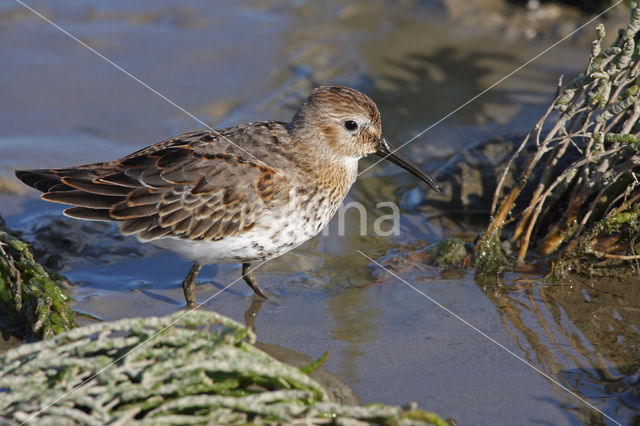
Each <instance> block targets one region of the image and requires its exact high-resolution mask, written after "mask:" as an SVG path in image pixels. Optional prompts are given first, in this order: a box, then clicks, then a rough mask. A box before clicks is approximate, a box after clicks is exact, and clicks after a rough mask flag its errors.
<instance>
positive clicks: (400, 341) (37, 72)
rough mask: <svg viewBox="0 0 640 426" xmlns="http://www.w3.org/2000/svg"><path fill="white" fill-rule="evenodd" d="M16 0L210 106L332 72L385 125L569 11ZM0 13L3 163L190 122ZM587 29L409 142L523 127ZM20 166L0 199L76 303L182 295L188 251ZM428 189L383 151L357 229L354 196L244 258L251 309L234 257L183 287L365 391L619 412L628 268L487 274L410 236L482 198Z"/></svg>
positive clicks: (628, 347)
mask: <svg viewBox="0 0 640 426" xmlns="http://www.w3.org/2000/svg"><path fill="white" fill-rule="evenodd" d="M30 4H31V5H32V6H33V7H34V8H36V9H37V10H39V11H41V12H42V13H44V14H46V15H47V16H48V17H50V18H51V19H52V20H54V21H55V22H56V23H57V24H58V25H60V26H62V27H63V28H65V29H67V30H68V31H70V32H72V33H73V34H74V35H76V36H77V37H79V38H80V39H82V40H84V41H86V42H87V43H89V44H91V45H92V46H93V47H95V48H96V49H98V50H100V51H101V52H102V53H103V54H105V55H106V56H107V57H109V58H111V59H112V60H113V61H114V62H115V63H117V64H119V65H120V66H122V67H123V68H125V69H127V70H128V71H129V72H131V73H132V74H134V75H135V76H137V77H138V78H140V79H141V80H143V81H145V82H146V83H148V84H149V85H150V86H152V87H153V88H155V89H157V90H158V91H159V92H161V93H162V94H163V95H165V96H167V97H168V98H170V99H171V100H173V101H174V102H175V103H176V104H178V105H180V106H181V107H183V108H185V109H186V110H188V111H189V112H191V113H192V114H194V115H195V116H197V117H198V118H200V119H201V120H203V121H205V122H206V123H208V124H210V125H212V126H214V127H219V126H226V125H233V124H237V123H240V122H245V121H252V120H261V119H279V120H288V118H289V117H290V116H291V115H292V113H293V111H294V109H295V107H296V106H297V104H298V103H299V102H300V100H301V99H302V97H304V96H305V95H306V94H308V92H309V91H310V90H311V89H312V88H313V87H315V86H317V85H319V84H327V83H335V82H339V83H344V84H348V85H352V86H354V87H357V88H359V89H361V90H363V91H365V92H367V93H368V94H370V95H371V97H372V98H373V99H374V100H375V101H376V102H377V104H378V106H379V108H380V110H381V111H382V114H383V123H384V128H385V133H386V136H387V137H388V138H389V139H390V140H391V141H394V142H395V143H396V145H399V144H400V143H401V142H404V141H406V140H408V139H410V138H411V137H412V136H413V135H415V134H417V133H418V132H420V131H422V130H424V129H426V128H428V127H429V126H430V125H432V124H433V123H435V122H437V121H438V120H439V119H441V118H442V117H444V116H446V115H447V114H448V113H449V112H451V111H453V110H454V109H456V108H457V107H458V106H460V105H462V104H463V103H464V102H466V101H467V100H468V99H469V98H471V97H472V96H474V95H476V94H477V93H479V92H481V91H482V90H483V89H484V88H486V87H489V86H490V85H492V84H493V83H494V82H496V81H498V80H499V79H500V78H501V77H502V76H504V75H506V74H507V73H509V72H511V71H512V70H513V69H515V68H516V67H518V66H519V65H520V64H522V63H524V62H525V61H527V60H528V59H530V58H531V57H533V56H534V55H536V54H537V53H538V52H540V51H542V50H543V49H544V48H546V47H547V46H548V45H550V44H551V43H552V42H554V41H555V40H556V39H557V38H559V37H560V36H561V35H563V34H564V33H566V32H567V31H566V30H563V31H564V33H563V32H562V31H560V34H558V33H553V32H552V33H550V35H549V36H548V37H544V36H543V37H541V38H539V39H536V40H533V41H528V40H526V39H525V38H524V37H519V36H514V37H507V36H505V34H507V33H506V32H505V30H504V27H505V26H504V25H502V24H500V25H497V24H496V25H492V24H490V23H487V22H490V21H491V20H490V19H489V18H488V17H490V12H483V13H485V15H480V17H476V18H473V17H471V15H469V16H466V17H463V18H460V17H457V18H456V17H452V16H450V14H447V13H446V11H444V10H441V9H440V8H438V7H436V6H435V3H429V2H415V3H413V2H410V1H408V2H399V3H392V2H377V3H375V4H372V3H371V2H364V1H363V2H339V1H332V2H329V3H328V4H329V7H327V6H326V5H323V7H320V6H319V3H317V2H304V1H302V2H298V1H296V2H293V1H292V2H284V3H282V2H275V1H268V0H263V1H245V2H231V1H229V2H217V3H216V4H215V5H213V4H210V3H209V2H194V3H190V5H189V7H187V6H175V5H174V4H173V3H172V2H168V1H153V2H152V1H139V2H136V3H135V5H130V4H129V3H128V2H124V1H112V2H109V3H108V4H103V3H101V2H84V3H83V4H82V5H81V6H79V5H78V4H77V3H76V2H71V1H61V2H57V3H56V4H55V5H52V4H51V3H48V2H34V3H30ZM568 16H569V18H571V19H573V18H575V19H576V22H578V21H580V20H582V21H586V19H587V18H586V17H575V16H573V15H571V14H569V15H568ZM483 17H484V18H487V19H483ZM569 18H567V19H569ZM505 25H506V24H505ZM609 25H613V27H610V29H609V32H610V33H613V32H614V31H613V28H614V27H615V24H613V23H611V24H609ZM0 32H2V37H3V40H4V41H5V42H4V43H2V44H1V45H0V52H1V53H2V57H3V58H9V60H5V61H4V62H5V64H4V65H3V67H2V68H0V84H1V87H2V99H3V103H2V105H1V106H0V108H1V110H2V113H1V114H0V129H2V131H1V133H0V178H1V177H2V176H4V177H7V176H10V173H11V170H13V169H15V168H20V167H29V168H39V167H53V166H58V167H59V166H65V165H72V164H80V163H86V162H92V161H100V160H107V159H113V158H116V157H118V156H120V155H124V154H127V153H129V152H132V151H134V150H136V149H139V148H141V147H143V146H146V145H148V144H150V143H153V142H156V141H159V140H162V139H164V138H167V137H171V136H174V135H176V134H178V133H180V132H182V131H187V130H193V129H198V128H202V127H203V126H202V124H200V123H198V122H197V121H195V120H194V119H193V118H191V117H189V116H188V115H185V114H184V113H183V112H181V111H180V110H178V109H176V108H175V107H174V106H172V105H170V104H168V103H167V102H166V101H164V100H163V99H161V98H160V97H158V95H157V94H154V93H151V92H150V91H149V90H148V89H145V88H144V87H142V86H140V85H139V84H138V83H136V82H135V81H133V80H132V79H130V78H129V77H127V76H125V75H123V74H122V73H121V72H119V71H118V70H116V69H114V68H113V67H112V66H110V65H109V64H107V63H106V62H104V61H103V60H101V59H100V58H98V57H97V56H95V55H94V54H92V53H91V52H89V51H88V50H87V49H85V48H83V47H82V46H80V45H78V44H77V43H76V42H74V41H73V40H71V39H69V38H68V37H66V36H65V35H64V34H62V33H60V32H59V31H57V30H56V29H54V28H52V27H51V26H50V25H49V24H46V23H44V22H43V21H41V20H40V19H39V18H38V17H36V16H34V15H33V14H32V13H31V12H28V11H26V10H25V9H24V8H22V7H21V6H20V5H18V4H12V3H10V2H9V3H5V4H3V5H1V6H0ZM590 38H591V37H590V35H589V34H586V35H578V36H577V38H572V39H571V40H570V41H568V42H567V43H565V44H563V45H561V46H560V47H558V48H556V49H554V50H552V51H550V52H549V53H548V54H546V55H545V56H543V57H542V58H540V59H539V60H538V61H536V62H534V63H532V64H531V65H529V66H528V67H526V68H524V69H523V70H522V71H521V72H519V73H517V74H515V75H514V76H512V77H511V78H509V79H507V80H505V81H504V82H503V83H501V84H500V85H499V86H497V87H495V88H494V89H492V90H491V91H489V92H488V93H486V95H483V96H482V97H481V98H479V99H478V100H477V101H475V102H472V103H471V104H469V105H468V106H466V107H464V108H462V109H461V110H460V111H458V112H457V113H456V114H453V115H451V116H450V117H448V118H447V119H446V120H444V121H442V122H441V123H439V124H438V125H437V126H435V127H433V128H432V129H430V130H429V131H428V132H426V133H425V134H424V135H423V136H421V137H420V138H418V139H417V140H415V141H414V142H412V143H411V144H409V145H408V146H407V147H406V149H405V152H407V153H409V154H410V155H411V156H412V157H414V158H415V159H416V160H417V161H419V162H421V163H424V167H425V169H427V170H431V171H435V170H437V169H438V168H439V167H440V166H441V165H442V160H441V159H442V158H445V157H446V156H447V155H449V154H452V153H454V152H456V151H459V150H460V149H462V148H464V147H467V146H469V145H470V144H473V143H477V142H479V141H482V140H484V139H486V138H490V137H495V136H499V135H505V134H514V133H518V132H522V131H526V130H528V129H529V128H530V127H531V126H532V124H533V123H534V122H535V121H536V119H537V118H538V117H539V116H540V114H541V112H542V111H543V110H544V109H545V108H546V105H547V103H548V102H549V101H550V99H551V96H552V94H553V91H554V88H555V82H556V80H557V78H558V75H559V74H560V73H568V74H571V73H575V72H576V70H578V69H579V68H580V67H581V66H582V64H583V63H584V61H585V56H586V52H588V41H589V40H590ZM367 164H371V162H370V161H369V162H367V161H364V162H363V168H364V166H365V165H367ZM441 178H443V179H445V178H446V176H445V177H441ZM18 188H21V189H20V191H21V192H20V193H19V194H10V195H4V196H1V198H0V214H2V215H3V216H4V217H5V218H6V219H7V222H8V223H9V225H10V226H11V227H13V228H14V229H17V230H22V231H24V232H25V234H26V235H27V236H28V237H35V236H39V237H41V238H44V241H45V243H46V244H44V247H43V249H46V250H48V251H49V252H54V253H56V255H55V256H53V257H50V258H49V259H48V262H49V264H51V265H52V266H57V267H60V268H61V270H62V272H63V273H64V274H65V275H66V276H67V277H68V278H69V279H70V280H72V281H73V282H74V284H75V287H74V294H73V295H74V298H75V300H76V302H75V303H74V308H75V309H77V310H78V311H81V312H86V313H88V314H91V315H93V316H96V317H98V318H100V319H104V320H113V319H116V318H122V317H134V316H140V315H163V314H167V313H170V312H174V311H175V310H177V309H180V308H181V307H182V305H183V303H184V302H183V295H182V290H181V288H180V282H181V281H182V279H183V278H184V275H185V274H186V272H187V271H188V269H189V265H188V264H187V263H186V262H183V261H182V260H180V259H178V258H176V257H175V256H174V255H172V254H171V253H167V252H164V251H162V250H160V249H157V248H155V247H152V246H148V245H140V244H138V243H137V242H136V241H135V240H133V239H131V238H123V237H120V236H119V235H118V234H117V232H116V229H115V227H113V226H101V225H88V224H87V223H85V222H79V221H73V220H68V219H64V218H62V216H61V214H60V212H61V211H62V207H60V206H57V205H53V204H50V203H45V202H43V201H40V200H38V199H37V197H36V195H35V191H30V190H28V189H25V188H22V187H18ZM430 196H431V193H429V192H428V191H427V190H425V188H423V187H421V186H419V185H418V184H417V182H416V181H415V179H413V178H412V177H410V176H407V175H404V174H402V173H401V172H400V171H399V170H398V169H397V168H395V166H393V165H387V164H384V165H383V164H380V165H378V166H376V167H374V168H372V169H371V171H369V172H367V173H365V174H363V176H361V177H360V179H359V181H358V183H357V184H356V185H355V186H354V188H353V190H352V191H351V193H350V195H349V197H348V198H347V200H346V201H347V202H349V201H359V202H361V203H363V204H364V205H365V206H367V212H366V218H367V222H368V224H367V229H368V232H367V234H368V235H364V236H361V235H360V233H359V223H360V222H359V221H358V215H357V214H356V213H355V212H354V211H351V212H350V213H348V214H347V216H346V223H347V226H346V227H345V228H346V235H344V236H340V235H339V232H338V227H339V224H338V221H337V220H334V221H333V222H332V223H331V224H330V225H329V228H328V233H327V235H321V236H318V237H317V238H314V239H313V240H312V241H310V242H308V243H306V244H305V245H303V246H302V247H301V248H299V249H297V250H295V251H294V252H292V253H290V254H287V255H285V256H282V257H281V258H279V259H275V260H273V261H270V262H268V263H267V264H265V265H264V266H263V267H262V268H261V269H260V270H259V272H258V273H257V275H258V278H259V280H260V282H261V284H262V286H263V287H264V288H265V289H266V290H267V292H269V293H271V294H272V295H273V297H272V298H271V299H270V300H268V301H265V302H264V303H263V304H262V306H260V307H259V309H258V307H257V306H256V304H255V303H253V298H252V297H251V291H250V289H249V288H248V287H247V286H246V285H245V284H244V283H243V282H242V281H241V280H238V277H239V273H240V268H239V266H238V265H213V266H209V267H206V268H205V269H203V271H202V272H201V274H200V277H199V285H198V288H197V298H198V301H200V302H202V301H205V300H207V299H209V298H211V296H213V295H215V297H213V298H211V299H210V300H209V301H208V302H207V303H206V305H205V306H206V308H207V309H213V310H216V311H218V312H220V313H222V314H225V315H229V316H231V317H233V318H235V319H238V320H241V321H245V320H248V321H249V322H250V323H252V324H253V325H254V326H255V328H256V332H257V335H258V338H259V340H261V341H263V342H268V343H272V344H275V345H278V346H282V347H285V348H290V349H293V350H295V351H297V352H300V353H303V354H307V355H309V356H311V357H318V356H320V355H321V354H322V353H323V352H324V351H325V350H327V349H329V350H331V356H330V358H329V360H328V362H327V364H326V367H327V368H328V369H329V370H330V371H332V372H333V373H335V374H337V375H338V376H340V377H341V378H342V380H343V381H344V382H345V383H346V384H348V385H349V386H351V388H353V390H354V391H355V394H356V395H357V396H358V397H359V398H360V400H361V401H362V402H363V403H367V402H385V403H393V404H406V403H408V402H411V401H416V402H418V404H419V405H420V406H421V407H422V408H425V409H427V410H433V411H435V412H437V413H439V414H440V415H442V416H444V417H452V418H454V419H456V420H457V421H458V422H459V424H531V423H547V424H580V423H588V424H599V423H605V422H609V423H611V422H610V421H609V420H605V418H604V417H603V416H602V415H601V414H598V413H597V412H595V411H593V410H591V409H589V408H588V406H587V405H585V404H584V403H583V402H581V401H580V400H579V399H578V398H577V397H576V395H578V396H579V397H581V398H585V399H586V400H588V401H589V402H590V403H591V404H593V405H595V406H597V407H598V408H599V409H600V410H602V411H604V412H605V413H606V414H607V415H608V416H611V417H612V418H614V419H616V420H617V421H618V422H620V423H623V424H626V423H632V422H634V421H636V422H637V421H638V410H639V409H640V398H639V396H638V394H637V392H638V385H637V384H636V385H635V387H634V386H633V383H632V382H633V378H631V376H632V375H633V374H634V373H635V372H636V371H637V369H638V354H639V353H640V330H639V327H640V318H639V316H640V297H638V296H640V295H639V294H638V293H639V291H640V290H639V288H640V285H639V283H638V280H634V281H627V282H615V281H613V280H607V281H605V282H597V281H586V280H585V281H584V282H572V283H562V284H558V285H553V286H551V285H548V284H543V283H542V282H541V281H540V277H539V276H522V275H519V274H510V275H507V276H506V277H505V278H504V280H503V281H502V282H498V283H496V282H492V283H486V282H477V281H476V280H475V279H474V276H473V275H472V274H471V273H469V272H460V271H442V270H440V269H436V268H432V267H429V266H425V265H424V264H423V263H421V262H420V248H422V247H424V246H426V245H428V244H429V243H432V242H434V241H437V240H438V239H440V238H442V237H444V236H459V237H462V238H465V239H467V240H469V241H472V240H473V238H474V236H475V235H476V234H477V232H478V229H479V226H480V224H481V223H482V221H483V220H486V217H484V216H482V215H481V214H477V212H474V211H470V210H465V209H461V208H459V207H456V206H451V209H452V210H456V211H457V213H456V214H455V215H454V214H450V213H446V212H442V210H441V206H440V205H437V206H436V205H435V204H434V203H432V202H430ZM389 200H391V201H394V202H396V203H399V204H400V206H401V207H402V209H403V210H402V215H401V227H400V230H401V233H400V235H399V236H392V237H380V236H375V235H372V233H371V229H372V225H373V222H374V220H375V219H376V218H377V217H379V216H380V215H382V214H387V213H388V211H385V210H384V209H383V208H376V205H377V203H379V202H383V201H389ZM437 212H440V214H439V215H438V214H437ZM443 213H444V214H443ZM40 245H41V246H42V245H43V243H40ZM356 250H360V251H362V252H363V253H365V254H366V255H368V256H370V257H371V258H373V259H375V260H376V261H380V262H383V263H384V264H385V265H388V266H390V267H393V268H394V270H395V271H397V273H398V274H399V275H400V276H401V277H402V278H403V280H405V281H407V282H408V283H410V284H411V285H413V286H415V289H413V288H411V287H410V286H409V285H407V284H406V283H403V282H402V281H400V280H398V279H396V278H394V277H393V276H392V275H389V274H387V273H385V272H384V271H383V270H381V269H380V268H379V267H377V266H376V265H375V264H374V263H372V262H371V261H369V260H368V259H366V258H365V257H363V256H362V255H361V254H359V253H358V252H357V251H356ZM399 259H401V260H402V261H399ZM234 281H236V283H235V284H233V285H232V286H231V287H229V288H228V289H227V290H225V291H222V292H221V291H220V290H222V289H223V288H224V287H225V286H227V285H229V284H230V283H232V282H234ZM416 290H419V291H420V292H422V293H424V295H422V294H420V293H419V292H417V291H416ZM430 298H431V299H432V300H431V299H430ZM434 301H435V302H437V304H436V303H434ZM439 304H440V305H439ZM443 307H446V308H447V309H448V310H450V311H451V312H453V313H455V314H456V315H458V316H459V317H456V316H453V315H451V313H449V312H447V311H446V310H444V309H443ZM462 320H464V321H466V322H467V323H468V324H471V325H473V326H474V327H476V328H477V329H473V328H471V327H470V326H469V325H468V324H467V323H465V322H463V321H462ZM87 321H88V320H87ZM491 339H493V340H491ZM498 344H500V345H502V347H500V346H499V345H498ZM518 357H520V358H518ZM523 361H526V362H527V363H529V364H531V365H533V366H534V367H535V368H537V369H539V371H536V370H534V369H532V368H531V367H530V366H529V365H528V364H525V363H524V362H523ZM541 372H543V373H545V374H547V375H549V376H550V377H551V378H552V379H553V380H556V381H558V382H559V383H560V384H562V385H563V386H565V387H566V388H567V389H568V390H569V391H571V392H573V393H575V394H576V395H572V394H571V393H569V392H568V391H567V390H565V389H562V388H561V387H559V386H558V384H556V383H552V382H551V381H549V380H548V379H547V378H545V377H544V376H543V375H542V374H541ZM634 389H635V392H636V393H634Z"/></svg>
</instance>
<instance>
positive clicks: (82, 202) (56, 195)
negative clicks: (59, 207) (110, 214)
mask: <svg viewBox="0 0 640 426" xmlns="http://www.w3.org/2000/svg"><path fill="white" fill-rule="evenodd" d="M42 199H44V200H47V201H53V202H56V203H62V204H71V205H74V206H78V207H89V208H94V209H106V208H109V207H111V206H113V204H114V203H117V202H119V201H120V200H122V197H111V196H108V195H100V194H93V193H91V192H85V191H80V190H78V189H74V190H72V191H56V192H47V193H44V194H42Z"/></svg>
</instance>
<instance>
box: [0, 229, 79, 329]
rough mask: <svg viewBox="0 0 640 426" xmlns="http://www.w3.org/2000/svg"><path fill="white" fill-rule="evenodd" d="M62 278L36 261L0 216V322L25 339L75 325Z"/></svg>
mask: <svg viewBox="0 0 640 426" xmlns="http://www.w3.org/2000/svg"><path fill="white" fill-rule="evenodd" d="M66 285H67V284H66V282H65V280H64V279H63V278H62V277H60V276H59V275H57V274H54V273H51V272H49V271H47V270H46V269H45V268H44V267H43V266H42V265H40V264H39V263H38V262H36V261H35V260H34V258H33V255H32V254H31V252H30V250H29V246H28V245H27V243H25V242H24V241H22V240H20V239H19V238H18V237H16V236H15V235H13V234H12V233H11V232H10V231H9V230H8V229H7V228H6V227H5V226H4V222H3V221H2V218H0V309H1V312H2V314H1V315H0V321H1V323H2V326H3V327H4V328H5V329H7V330H8V331H9V332H11V333H12V334H15V335H17V336H18V337H21V338H25V339H27V340H33V339H48V338H51V337H52V336H54V335H56V334H59V333H62V332H64V331H66V330H69V329H71V328H74V327H77V325H76V322H75V317H74V313H73V311H72V310H71V309H70V308H69V302H70V301H71V299H70V298H69V296H67V295H66V294H65V292H64V287H65V286H66Z"/></svg>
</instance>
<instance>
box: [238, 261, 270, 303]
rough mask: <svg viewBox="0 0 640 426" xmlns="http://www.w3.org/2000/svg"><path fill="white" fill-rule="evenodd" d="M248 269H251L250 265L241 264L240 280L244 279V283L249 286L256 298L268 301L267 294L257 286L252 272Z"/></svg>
mask: <svg viewBox="0 0 640 426" xmlns="http://www.w3.org/2000/svg"><path fill="white" fill-rule="evenodd" d="M250 268H251V264H250V263H243V264H242V278H244V281H245V282H246V283H247V284H249V287H251V288H252V289H253V291H254V292H255V293H256V294H257V295H258V296H260V297H263V298H265V299H268V297H267V293H265V292H264V290H263V289H262V288H260V284H258V279H257V278H256V276H255V275H254V274H253V270H251V269H250Z"/></svg>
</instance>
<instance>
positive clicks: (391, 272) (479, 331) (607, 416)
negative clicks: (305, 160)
mask: <svg viewBox="0 0 640 426" xmlns="http://www.w3.org/2000/svg"><path fill="white" fill-rule="evenodd" d="M356 251H357V252H358V253H360V254H361V255H362V256H364V257H366V258H367V259H368V260H369V261H370V262H373V263H375V264H376V265H378V266H379V267H381V268H382V269H384V270H385V271H386V272H388V273H389V274H391V275H393V276H394V277H395V278H396V279H398V280H400V281H402V282H403V283H405V284H406V285H408V286H409V287H411V288H412V289H414V290H415V291H417V292H418V293H420V294H421V295H422V296H424V297H425V298H426V299H428V300H429V301H430V302H432V303H433V304H435V305H437V306H438V307H439V308H440V309H442V310H444V311H445V312H447V313H448V314H449V315H451V316H453V317H454V318H456V319H458V320H460V321H461V322H462V323H463V324H465V325H466V326H468V327H470V328H471V329H472V330H473V331H475V332H477V333H479V334H480V335H482V336H484V337H485V338H487V339H488V340H489V341H491V342H492V343H495V344H496V345H497V346H498V347H500V348H501V349H503V350H505V351H506V352H508V353H509V354H511V355H513V356H514V357H515V358H517V359H518V360H519V361H521V362H523V363H524V364H526V365H527V366H529V367H531V368H533V369H534V370H535V371H537V372H538V373H540V374H541V375H542V376H544V377H545V378H546V379H547V380H549V381H551V382H552V383H554V384H555V385H557V386H559V387H560V388H562V389H564V390H565V391H566V392H568V393H570V394H571V395H573V396H574V397H575V398H577V399H579V400H580V401H581V402H583V403H584V404H586V405H587V406H589V407H590V408H593V409H594V410H595V411H597V412H598V413H600V414H602V415H603V416H604V417H606V418H607V419H609V420H611V421H612V422H614V423H615V424H617V425H619V426H622V423H620V422H618V421H617V420H616V419H614V418H613V417H611V416H609V415H607V414H605V413H604V412H603V411H602V410H600V409H599V408H597V407H596V406H594V405H593V404H591V403H590V402H589V401H587V400H586V399H584V398H583V397H581V396H580V395H578V394H577V393H575V392H573V391H572V390H571V389H569V388H567V387H566V386H564V385H563V384H562V383H560V382H559V381H557V380H556V379H554V378H553V377H551V376H550V375H548V374H547V373H545V372H544V371H542V370H540V369H539V368H538V367H536V366H535V365H533V364H531V363H530V362H529V361H527V360H526V359H524V358H522V357H521V356H520V355H518V354H516V353H515V352H513V351H512V350H510V349H509V348H507V347H506V346H504V345H503V344H502V343H500V342H498V341H497V340H496V339H494V338H493V337H491V336H489V335H488V334H487V333H485V332H484V331H482V330H480V329H479V328H478V327H476V326H475V325H473V324H471V323H470V322H469V321H467V320H465V319H464V318H462V317H461V316H460V315H458V314H456V313H455V312H453V311H452V310H451V309H449V308H447V307H446V306H444V305H443V304H441V303H440V302H438V301H437V300H435V299H434V298H432V297H430V296H429V295H427V294H425V293H424V292H422V291H420V290H419V289H417V288H416V287H415V286H413V285H412V284H409V282H407V281H405V280H404V279H402V278H400V277H399V276H398V275H397V274H395V273H394V272H393V271H391V270H389V269H388V268H386V267H385V266H384V265H382V264H381V263H379V262H376V261H375V260H373V259H372V258H370V257H369V256H367V255H366V254H364V253H363V252H361V251H360V250H356Z"/></svg>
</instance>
